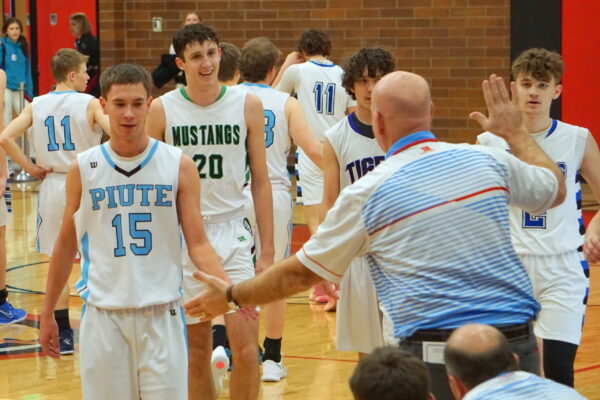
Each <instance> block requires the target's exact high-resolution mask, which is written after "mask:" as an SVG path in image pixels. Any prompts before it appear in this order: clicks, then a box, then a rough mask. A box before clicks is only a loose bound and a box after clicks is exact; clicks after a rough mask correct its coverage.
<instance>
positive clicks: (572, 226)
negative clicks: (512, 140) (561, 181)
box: [477, 120, 590, 255]
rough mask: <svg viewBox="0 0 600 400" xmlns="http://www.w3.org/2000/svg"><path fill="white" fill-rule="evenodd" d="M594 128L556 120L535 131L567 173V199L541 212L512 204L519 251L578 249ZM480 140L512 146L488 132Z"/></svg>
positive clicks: (512, 226) (544, 252) (542, 252)
mask: <svg viewBox="0 0 600 400" xmlns="http://www.w3.org/2000/svg"><path fill="white" fill-rule="evenodd" d="M589 134H590V132H589V131H588V130H587V129H585V128H581V127H578V126H575V125H570V124H566V123H564V122H561V121H558V120H553V121H552V125H551V126H550V128H549V129H548V130H547V131H544V132H541V133H536V134H534V135H532V137H533V139H534V140H535V141H536V142H537V143H538V144H539V145H540V147H541V148H542V150H544V152H545V153H546V154H547V155H548V157H550V159H551V160H552V161H554V162H555V163H556V164H557V165H558V167H559V168H560V169H561V171H562V172H563V173H564V174H565V183H566V185H567V195H566V197H565V201H564V202H563V203H562V204H560V205H559V206H557V207H554V208H551V209H549V210H548V211H546V212H545V213H544V214H541V215H531V214H529V213H527V212H525V211H523V210H521V209H519V208H516V207H510V229H511V234H512V241H513V245H514V247H515V250H516V251H517V253H518V254H529V255H551V254H560V253H564V252H567V251H573V250H577V248H578V247H579V246H581V245H582V244H583V221H582V216H581V185H580V183H579V180H580V177H579V168H580V167H581V161H582V160H583V153H584V150H585V144H586V142H587V139H588V135H589ZM477 140H478V141H479V143H481V144H483V145H486V146H492V147H498V148H502V149H506V150H508V145H507V144H506V142H505V141H504V139H502V138H500V137H498V136H495V135H493V134H492V133H490V132H484V133H482V134H481V135H479V136H478V137H477Z"/></svg>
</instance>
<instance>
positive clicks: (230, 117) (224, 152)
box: [160, 86, 248, 217]
mask: <svg viewBox="0 0 600 400" xmlns="http://www.w3.org/2000/svg"><path fill="white" fill-rule="evenodd" d="M246 96H247V93H246V91H245V90H243V89H240V88H239V87H235V86H234V87H226V86H223V89H222V92H221V95H220V96H219V98H218V99H217V101H215V102H214V103H213V104H211V105H209V106H206V107H201V106H199V105H197V104H195V103H193V102H192V101H191V99H190V98H189V97H188V95H187V94H186V92H185V89H184V88H181V89H176V90H172V91H170V92H168V93H166V94H164V95H163V96H161V97H160V99H161V101H162V104H163V106H164V109H165V118H166V130H165V142H167V143H168V144H171V145H173V146H175V147H178V148H180V149H181V150H182V151H183V153H184V154H186V155H188V156H190V157H191V158H192V159H193V160H194V162H195V163H196V167H197V168H198V174H199V175H200V179H201V185H202V188H201V190H202V192H201V193H202V195H201V196H200V197H201V199H200V204H201V208H202V214H203V215H206V216H209V217H210V216H215V215H222V214H227V213H233V212H236V211H242V210H243V208H244V203H245V202H246V197H245V196H244V195H243V193H242V189H243V186H244V184H245V183H246V158H247V150H246V138H247V135H248V128H247V126H246V119H245V116H244V107H245V104H246Z"/></svg>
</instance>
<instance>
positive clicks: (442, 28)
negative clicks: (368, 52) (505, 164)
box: [99, 0, 510, 142]
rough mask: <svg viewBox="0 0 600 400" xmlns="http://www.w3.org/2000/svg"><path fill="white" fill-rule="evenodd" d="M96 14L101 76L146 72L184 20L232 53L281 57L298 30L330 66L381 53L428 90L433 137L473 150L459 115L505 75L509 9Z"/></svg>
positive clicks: (144, 8) (190, 4) (378, 3)
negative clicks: (322, 44) (324, 47)
mask: <svg viewBox="0 0 600 400" xmlns="http://www.w3.org/2000/svg"><path fill="white" fill-rule="evenodd" d="M99 9H100V37H101V51H102V65H103V66H104V67H106V66H109V65H112V64H114V63H117V62H122V61H129V62H136V63H139V64H141V65H143V66H145V67H147V68H148V69H149V70H151V69H152V68H154V67H155V66H156V65H157V64H158V62H159V59H160V55H161V54H162V53H166V52H167V49H168V47H169V44H170V39H171V37H172V35H173V33H174V32H175V31H176V30H177V29H179V28H180V27H181V22H182V21H183V19H184V17H185V15H186V13H187V11H188V10H198V11H199V12H200V14H201V16H202V19H203V20H204V21H205V22H208V23H210V24H212V25H213V26H214V27H215V28H216V29H217V31H218V33H219V35H220V37H221V40H224V41H228V42H232V43H233V44H235V45H238V46H241V45H242V44H243V43H244V42H245V41H246V40H247V39H250V38H252V37H255V36H267V37H269V38H270V39H271V40H273V42H274V43H275V44H276V45H277V46H279V47H280V49H281V50H282V51H283V53H284V54H287V52H289V51H291V50H293V49H294V47H295V45H296V41H297V38H298V37H299V35H300V33H301V32H302V31H303V30H305V29H308V28H321V29H324V30H325V31H326V32H328V34H329V35H330V36H331V38H332V42H333V54H332V59H333V60H334V61H336V62H338V63H339V62H343V60H344V59H345V58H347V57H348V56H349V55H351V54H352V53H353V52H354V51H356V50H357V49H358V48H360V47H363V46H372V45H382V46H384V47H386V48H388V49H389V50H390V51H392V52H393V54H395V56H396V61H397V65H398V67H399V68H400V69H404V70H408V71H413V72H416V73H418V74H421V75H423V76H424V77H425V78H426V79H427V80H428V81H429V82H430V84H431V87H432V92H433V99H434V103H435V105H436V117H435V120H434V129H433V130H434V131H435V132H436V133H437V134H438V136H439V137H440V138H441V139H444V140H449V141H453V142H462V141H473V140H474V137H475V135H476V134H477V133H478V132H479V131H480V130H479V129H478V127H477V125H476V124H475V123H474V122H470V121H469V120H468V114H469V112H470V111H473V110H476V109H479V110H481V109H483V97H482V94H481V90H480V84H481V80H482V79H483V78H484V77H485V76H487V75H489V74H490V73H492V72H495V73H499V74H502V75H504V76H505V77H508V71H509V63H510V61H509V55H510V37H509V35H510V2H509V0H308V1H300V0H261V1H257V0H254V1H252V0H248V1H246V0H195V1H164V0H127V1H122V0H100V1H99ZM152 17H162V18H163V32H161V33H153V32H152V31H151V18H152ZM162 92H163V91H156V93H154V94H155V95H158V94H160V93H162Z"/></svg>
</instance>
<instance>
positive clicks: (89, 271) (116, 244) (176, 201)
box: [40, 64, 228, 400]
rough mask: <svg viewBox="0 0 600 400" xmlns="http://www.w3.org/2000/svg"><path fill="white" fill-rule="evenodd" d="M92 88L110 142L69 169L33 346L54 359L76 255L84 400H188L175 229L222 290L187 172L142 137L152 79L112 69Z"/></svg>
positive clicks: (191, 170) (172, 151) (133, 69)
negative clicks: (57, 317)
mask: <svg viewBox="0 0 600 400" xmlns="http://www.w3.org/2000/svg"><path fill="white" fill-rule="evenodd" d="M100 86H101V91H102V98H101V103H102V107H103V109H104V112H106V114H107V115H108V117H109V119H110V130H111V138H110V140H109V141H108V142H107V143H104V144H102V145H101V146H96V147H93V148H92V149H89V150H88V151H86V152H84V153H82V154H79V155H78V156H77V160H76V161H74V162H73V163H72V164H71V166H70V168H69V172H68V176H67V206H66V209H65V215H64V220H63V224H62V227H61V231H60V234H59V238H58V241H57V245H56V246H55V249H54V252H53V254H52V259H51V262H50V272H49V276H48V284H47V289H46V298H45V301H44V306H43V311H42V318H41V327H40V342H41V343H42V346H43V348H44V350H45V351H46V352H47V354H48V355H50V356H51V357H58V356H59V352H58V346H57V343H56V334H57V326H56V323H55V322H54V318H53V316H52V312H51V310H52V308H53V306H54V303H56V301H57V299H58V295H59V292H60V289H61V288H62V287H63V285H64V284H65V283H66V281H67V278H68V277H69V274H70V272H71V268H72V265H73V263H72V260H73V256H74V255H75V253H76V251H77V248H78V247H79V251H80V253H81V256H82V260H81V261H82V271H81V279H80V281H79V282H78V283H77V288H78V290H79V293H80V296H81V297H82V298H83V299H84V301H85V305H84V311H83V315H82V322H81V341H80V343H81V347H80V351H81V382H82V388H83V397H84V399H92V398H93V399H166V398H169V399H174V400H175V399H186V398H187V375H186V374H185V371H186V368H187V352H186V339H185V322H184V319H185V317H184V315H183V312H182V308H181V304H180V298H181V281H182V264H181V244H180V243H181V239H180V224H181V230H182V231H183V234H184V237H185V241H186V243H187V246H188V249H189V256H190V258H191V259H192V260H193V262H194V263H195V265H197V266H198V268H201V269H202V270H207V271H213V272H214V273H216V274H218V275H220V276H221V277H222V278H223V279H226V280H228V278H227V276H226V275H225V273H224V271H223V269H222V267H221V266H220V263H219V260H218V258H217V256H216V254H215V252H214V250H213V249H212V247H211V246H210V244H209V243H208V240H207V237H206V233H205V232H204V228H203V224H202V219H201V215H200V208H199V197H200V182H199V179H198V174H197V172H196V168H195V165H194V163H193V161H192V160H191V159H190V158H189V157H186V156H184V155H182V153H181V150H179V149H176V148H174V147H172V146H168V145H166V144H164V143H162V142H159V141H157V140H154V139H150V138H148V136H146V134H145V132H144V122H145V118H146V115H147V113H148V108H149V105H150V102H151V98H150V97H149V93H150V76H149V75H148V73H147V72H146V71H145V70H144V69H143V68H142V67H140V66H137V65H132V64H120V65H116V66H113V67H110V68H109V69H107V70H106V71H105V72H104V73H103V74H102V77H101V78H100Z"/></svg>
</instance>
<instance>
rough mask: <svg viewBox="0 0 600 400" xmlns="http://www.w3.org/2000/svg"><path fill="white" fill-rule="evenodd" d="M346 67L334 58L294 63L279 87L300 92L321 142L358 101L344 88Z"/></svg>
mask: <svg viewBox="0 0 600 400" xmlns="http://www.w3.org/2000/svg"><path fill="white" fill-rule="evenodd" d="M343 72H344V71H343V70H342V68H340V67H339V66H338V65H335V64H333V63H332V62H330V61H327V62H317V61H314V60H313V61H306V62H304V63H302V64H295V65H291V66H290V67H289V68H288V69H287V70H286V71H285V72H284V74H283V77H282V78H281V81H280V82H279V85H277V89H278V90H281V91H283V92H286V93H292V92H294V91H295V92H296V93H297V95H298V101H299V102H300V106H301V107H302V110H304V113H305V114H306V122H307V123H308V126H309V128H310V130H311V131H312V132H313V133H314V135H315V136H316V138H317V139H318V140H319V141H321V142H322V141H323V138H324V135H325V131H326V130H327V129H329V128H330V127H331V126H333V125H334V124H335V123H336V122H338V121H339V120H341V119H342V118H344V116H345V115H346V114H345V112H346V109H347V108H348V107H352V106H354V105H356V102H354V100H352V98H351V97H350V96H349V95H348V93H346V89H344V88H343V87H342V74H343Z"/></svg>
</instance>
